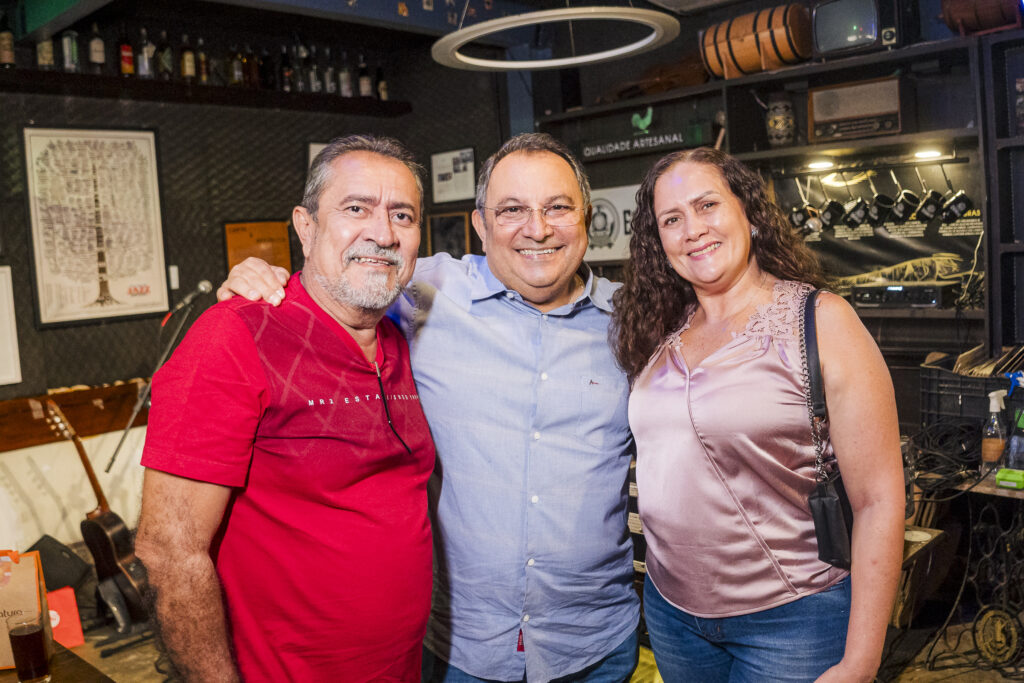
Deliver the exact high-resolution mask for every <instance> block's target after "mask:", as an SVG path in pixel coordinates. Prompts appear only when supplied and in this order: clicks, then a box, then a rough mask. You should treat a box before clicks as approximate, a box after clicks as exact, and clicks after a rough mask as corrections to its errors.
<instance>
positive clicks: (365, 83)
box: [358, 55, 374, 97]
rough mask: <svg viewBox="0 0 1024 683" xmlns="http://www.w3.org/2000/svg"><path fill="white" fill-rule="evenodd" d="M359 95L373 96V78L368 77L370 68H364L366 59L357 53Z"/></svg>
mask: <svg viewBox="0 0 1024 683" xmlns="http://www.w3.org/2000/svg"><path fill="white" fill-rule="evenodd" d="M358 76H359V96H360V97H373V96H374V92H373V79H372V78H370V70H369V69H367V68H366V60H365V59H363V56H362V55H359V71H358Z"/></svg>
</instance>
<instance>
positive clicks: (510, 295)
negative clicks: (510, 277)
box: [505, 292, 515, 299]
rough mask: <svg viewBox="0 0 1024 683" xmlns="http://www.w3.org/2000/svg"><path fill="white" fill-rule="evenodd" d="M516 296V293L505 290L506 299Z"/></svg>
mask: <svg viewBox="0 0 1024 683" xmlns="http://www.w3.org/2000/svg"><path fill="white" fill-rule="evenodd" d="M514 296H515V294H513V293H512V292H505V298H506V299H511V298H512V297H514Z"/></svg>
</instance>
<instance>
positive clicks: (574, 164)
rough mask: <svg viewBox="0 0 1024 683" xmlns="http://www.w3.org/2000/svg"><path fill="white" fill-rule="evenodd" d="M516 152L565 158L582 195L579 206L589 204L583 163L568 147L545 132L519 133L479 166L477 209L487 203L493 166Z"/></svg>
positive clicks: (480, 209) (587, 185) (588, 188)
mask: <svg viewBox="0 0 1024 683" xmlns="http://www.w3.org/2000/svg"><path fill="white" fill-rule="evenodd" d="M516 152H526V153H529V154H532V153H537V152H550V153H552V154H557V155H558V156H560V157H562V158H563V159H565V161H566V162H567V163H568V164H569V166H570V167H571V168H572V172H573V174H574V175H575V176H576V182H577V183H579V186H580V194H581V195H583V206H582V207H580V208H583V209H586V208H587V207H588V206H590V181H589V180H587V174H586V173H584V172H583V165H582V164H580V162H579V161H578V160H577V159H576V157H575V156H573V153H572V152H570V151H569V148H568V147H566V146H565V145H564V144H562V143H561V142H559V141H558V140H556V139H555V138H553V137H551V136H550V135H548V134H547V133H521V134H520V135H517V136H515V137H513V138H509V139H508V141H506V142H505V144H504V145H502V146H501V149H499V150H498V151H497V152H495V153H494V154H492V155H491V156H489V157H488V158H487V161H485V162H484V165H483V166H482V167H481V168H480V177H479V179H478V180H477V183H476V208H477V209H478V210H479V211H481V212H483V209H484V206H485V205H486V203H487V186H488V185H489V184H490V182H491V173H492V172H493V171H494V167H495V166H497V165H498V162H499V161H501V160H502V159H504V158H505V157H507V156H508V155H509V154H514V153H516Z"/></svg>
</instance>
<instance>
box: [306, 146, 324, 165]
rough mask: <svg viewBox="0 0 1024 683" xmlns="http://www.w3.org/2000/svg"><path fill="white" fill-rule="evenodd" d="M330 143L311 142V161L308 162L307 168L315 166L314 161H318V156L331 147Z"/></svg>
mask: <svg viewBox="0 0 1024 683" xmlns="http://www.w3.org/2000/svg"><path fill="white" fill-rule="evenodd" d="M329 144H330V143H329V142H311V143H309V159H307V160H306V168H309V167H310V166H312V165H313V159H316V155H317V154H319V153H320V152H322V151H323V149H324V147H326V146H327V145H329Z"/></svg>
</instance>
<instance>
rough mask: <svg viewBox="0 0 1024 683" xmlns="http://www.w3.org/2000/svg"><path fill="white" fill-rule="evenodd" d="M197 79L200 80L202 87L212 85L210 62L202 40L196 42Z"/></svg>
mask: <svg viewBox="0 0 1024 683" xmlns="http://www.w3.org/2000/svg"><path fill="white" fill-rule="evenodd" d="M196 78H198V79H199V83H200V84H201V85H208V84H209V83H210V60H209V58H208V57H207V56H206V48H205V47H204V46H203V39H202V38H199V39H198V40H197V41H196Z"/></svg>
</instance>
